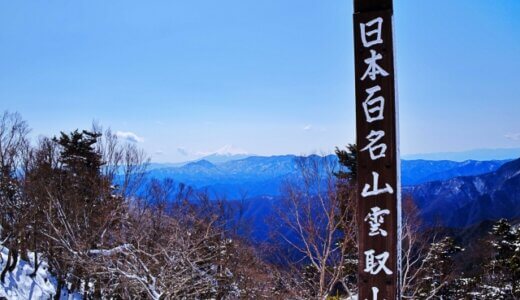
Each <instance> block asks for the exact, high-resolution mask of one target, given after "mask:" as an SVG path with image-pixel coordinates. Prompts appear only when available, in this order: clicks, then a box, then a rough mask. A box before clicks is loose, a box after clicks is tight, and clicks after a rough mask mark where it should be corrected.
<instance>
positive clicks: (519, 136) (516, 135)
mask: <svg viewBox="0 0 520 300" xmlns="http://www.w3.org/2000/svg"><path fill="white" fill-rule="evenodd" d="M504 137H505V138H506V139H508V140H513V141H519V140H520V132H515V133H508V134H506V135H504Z"/></svg>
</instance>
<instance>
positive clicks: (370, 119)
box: [354, 0, 401, 300]
mask: <svg viewBox="0 0 520 300" xmlns="http://www.w3.org/2000/svg"><path fill="white" fill-rule="evenodd" d="M392 19H393V5H392V0H354V47H355V74H356V127H357V145H358V170H357V174H358V175H357V176H358V178H357V180H358V181H357V183H358V194H357V196H358V197H357V198H358V200H357V201H358V212H357V214H358V215H357V216H358V223H359V269H358V286H359V298H358V299H359V300H365V299H368V300H376V299H377V300H382V299H386V300H393V299H400V274H401V266H400V256H401V247H400V244H401V234H400V222H401V197H400V196H401V195H400V190H401V187H400V174H399V171H400V170H399V165H400V164H399V149H398V123H397V121H398V120H397V105H396V88H395V74H394V51H393V47H394V45H393V24H392V23H393V20H392Z"/></svg>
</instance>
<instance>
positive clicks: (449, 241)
mask: <svg viewBox="0 0 520 300" xmlns="http://www.w3.org/2000/svg"><path fill="white" fill-rule="evenodd" d="M461 251H463V249H462V248H461V247H459V246H457V245H456V244H455V241H454V240H453V238H451V237H445V238H443V239H442V240H440V241H439V242H435V243H432V244H431V247H430V250H429V252H428V254H427V256H426V258H425V259H424V267H423V271H422V276H421V278H422V283H421V285H420V290H419V295H418V296H419V297H418V298H419V299H455V298H453V297H454V295H453V294H452V293H453V292H455V293H459V292H457V290H458V287H454V286H453V285H452V284H456V282H452V281H451V278H450V275H451V274H452V271H453V265H454V260H453V255H454V254H456V253H459V252H461Z"/></svg>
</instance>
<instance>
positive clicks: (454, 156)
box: [401, 148, 520, 162]
mask: <svg viewBox="0 0 520 300" xmlns="http://www.w3.org/2000/svg"><path fill="white" fill-rule="evenodd" d="M519 157H520V148H499V149H473V150H467V151H459V152H437V153H422V154H408V155H403V156H402V157H401V158H403V159H407V160H414V159H425V160H452V161H457V162H462V161H466V160H480V161H485V160H506V159H515V158H519Z"/></svg>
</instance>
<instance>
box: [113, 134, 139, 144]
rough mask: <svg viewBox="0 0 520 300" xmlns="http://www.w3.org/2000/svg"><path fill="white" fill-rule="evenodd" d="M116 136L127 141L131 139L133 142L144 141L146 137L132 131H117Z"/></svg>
mask: <svg viewBox="0 0 520 300" xmlns="http://www.w3.org/2000/svg"><path fill="white" fill-rule="evenodd" d="M116 136H117V137H118V138H120V139H123V140H125V141H129V142H132V143H142V142H144V139H143V138H142V137H140V136H138V135H137V134H135V133H133V132H130V131H117V132H116Z"/></svg>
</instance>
